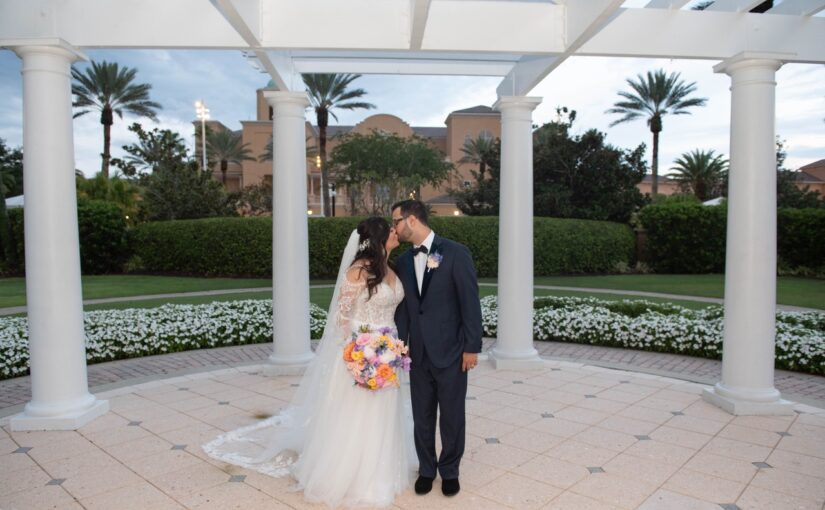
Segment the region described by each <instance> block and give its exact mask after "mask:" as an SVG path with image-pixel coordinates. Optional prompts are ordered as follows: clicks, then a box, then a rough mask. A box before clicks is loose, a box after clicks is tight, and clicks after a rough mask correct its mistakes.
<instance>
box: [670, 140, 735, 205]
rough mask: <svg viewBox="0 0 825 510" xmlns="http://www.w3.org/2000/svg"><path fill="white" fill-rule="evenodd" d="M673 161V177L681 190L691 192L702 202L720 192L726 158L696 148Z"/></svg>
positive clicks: (718, 194) (724, 173)
mask: <svg viewBox="0 0 825 510" xmlns="http://www.w3.org/2000/svg"><path fill="white" fill-rule="evenodd" d="M674 163H675V166H674V167H673V168H671V170H675V171H676V173H675V175H673V179H674V180H675V181H677V182H678V183H679V187H680V188H681V190H682V191H683V192H685V193H693V194H694V195H696V198H698V199H699V200H700V201H702V202H704V201H705V200H708V199H711V198H714V197H717V196H720V195H721V194H722V189H723V186H722V185H723V182H724V181H725V179H726V178H727V171H728V160H726V159H725V158H724V157H723V156H722V155H721V154H715V153H714V151H713V150H708V151H703V150H699V149H696V150H694V151H691V152H686V153H684V154H682V155H681V156H679V157H678V158H677V159H676V161H674Z"/></svg>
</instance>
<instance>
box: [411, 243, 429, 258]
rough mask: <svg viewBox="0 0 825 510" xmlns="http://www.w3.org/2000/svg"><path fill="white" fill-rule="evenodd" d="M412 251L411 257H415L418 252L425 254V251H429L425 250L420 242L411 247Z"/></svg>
mask: <svg viewBox="0 0 825 510" xmlns="http://www.w3.org/2000/svg"><path fill="white" fill-rule="evenodd" d="M412 253H413V257H415V256H416V255H418V254H419V253H423V254H424V255H426V254H427V253H429V250H427V247H426V246H424V245H423V244H422V245H421V246H419V247H418V248H413V249H412Z"/></svg>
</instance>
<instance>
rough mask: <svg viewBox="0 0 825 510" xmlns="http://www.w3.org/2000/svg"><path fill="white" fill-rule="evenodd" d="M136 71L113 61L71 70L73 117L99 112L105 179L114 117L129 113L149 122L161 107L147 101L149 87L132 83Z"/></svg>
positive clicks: (94, 63) (155, 118) (107, 174)
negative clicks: (74, 109)
mask: <svg viewBox="0 0 825 510" xmlns="http://www.w3.org/2000/svg"><path fill="white" fill-rule="evenodd" d="M136 75H137V69H132V68H129V67H125V66H124V67H122V68H121V67H120V66H119V65H118V64H117V63H116V62H111V63H110V62H106V61H105V60H104V61H103V62H101V63H99V64H98V63H97V62H95V61H92V65H91V67H88V68H86V73H85V74H84V73H83V72H81V71H80V70H79V69H77V68H72V77H73V78H74V80H75V81H74V83H73V84H72V94H74V96H75V100H74V102H73V103H72V106H74V107H75V108H80V110H79V111H77V112H75V114H74V116H75V117H80V116H81V115H85V114H87V113H90V112H92V111H99V112H100V123H101V124H103V161H102V163H101V167H100V171H101V172H102V173H103V177H104V178H107V179H108V178H109V159H110V158H111V155H110V153H109V148H110V146H111V144H112V136H111V129H112V124H113V123H114V115H113V114H115V113H116V114H117V116H118V117H120V118H121V119H122V118H123V112H124V111H126V112H129V113H133V114H135V115H140V116H143V117H148V118H150V119H152V120H155V121H156V120H157V115H156V113H155V112H156V110H159V109H160V108H161V106H160V105H159V104H158V103H156V102H154V101H151V100H150V99H149V91H150V90H151V88H152V86H151V85H149V84H148V83H134V80H135V76H136Z"/></svg>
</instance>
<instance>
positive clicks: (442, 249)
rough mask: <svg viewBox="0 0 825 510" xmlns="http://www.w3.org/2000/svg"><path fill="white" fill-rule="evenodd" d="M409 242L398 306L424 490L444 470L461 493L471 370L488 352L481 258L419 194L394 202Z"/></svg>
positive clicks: (446, 483) (418, 488)
mask: <svg viewBox="0 0 825 510" xmlns="http://www.w3.org/2000/svg"><path fill="white" fill-rule="evenodd" d="M392 223H393V226H394V228H395V231H396V233H397V234H398V239H399V240H400V241H402V242H409V243H412V245H413V248H412V249H411V250H408V251H407V252H405V253H404V254H402V255H401V256H400V257H398V260H397V261H396V271H397V272H398V277H399V278H400V279H401V282H402V284H403V285H404V295H405V297H404V301H402V302H401V304H400V305H399V306H398V310H397V311H396V313H395V322H396V325H397V326H398V333H399V337H400V338H401V339H402V340H404V341H406V342H408V345H409V349H410V357H411V358H412V369H411V371H410V394H411V397H412V410H413V422H414V431H415V450H416V452H417V453H418V464H419V468H418V475H419V476H418V480H416V482H415V492H416V494H427V493H428V492H430V491H431V490H432V488H433V480H434V479H435V475H436V470H437V471H438V472H439V473H440V474H441V480H442V483H441V491H442V492H443V493H444V495H445V496H454V495H456V494H458V491H459V490H461V487H460V485H459V483H458V464H459V462H461V456H462V455H463V454H464V429H465V420H464V403H465V399H466V397H467V371H468V370H470V369H472V368H475V366H476V364H477V363H478V353H479V352H481V331H482V330H481V304H480V302H479V298H478V281H477V280H476V273H475V267H474V266H473V258H472V256H471V255H470V251H469V250H468V249H467V247H466V246H464V245H461V244H458V243H456V242H454V241H450V240H449V239H445V238H443V237H439V236H437V235H435V232H433V231H432V230H431V229H430V226H429V224H428V223H427V208H426V206H425V205H424V204H423V203H421V202H420V201H418V200H404V201H403V202H398V203H397V204H394V205H393V206H392ZM437 411H440V412H441V419H440V421H439V426H440V428H441V455H440V456H439V457H438V459H437V460H436V453H435V422H436V413H437Z"/></svg>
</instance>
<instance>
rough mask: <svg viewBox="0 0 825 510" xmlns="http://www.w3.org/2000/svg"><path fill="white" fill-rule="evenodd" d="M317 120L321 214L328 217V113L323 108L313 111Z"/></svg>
mask: <svg viewBox="0 0 825 510" xmlns="http://www.w3.org/2000/svg"><path fill="white" fill-rule="evenodd" d="M315 112H316V115H317V119H318V153H319V155H320V156H321V181H323V182H322V186H321V212H322V213H323V215H324V216H329V173H328V172H327V125H328V123H329V111H327V110H326V109H325V108H318V109H316V110H315Z"/></svg>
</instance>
